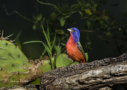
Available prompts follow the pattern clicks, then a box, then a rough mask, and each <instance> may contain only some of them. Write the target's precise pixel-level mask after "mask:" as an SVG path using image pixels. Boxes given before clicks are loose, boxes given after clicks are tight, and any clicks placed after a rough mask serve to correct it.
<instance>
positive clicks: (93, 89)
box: [40, 53, 127, 90]
mask: <svg viewBox="0 0 127 90" xmlns="http://www.w3.org/2000/svg"><path fill="white" fill-rule="evenodd" d="M126 85H127V53H124V54H122V55H121V56H119V57H114V58H105V59H102V60H95V61H93V62H90V63H83V64H82V65H81V64H76V65H72V66H68V67H61V68H58V69H54V70H51V71H49V72H46V73H44V74H43V75H42V77H41V85H40V89H41V90H120V89H117V88H122V90H124V89H125V90H126V87H127V86H126ZM123 88H124V89H123Z"/></svg>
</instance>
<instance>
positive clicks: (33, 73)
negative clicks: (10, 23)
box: [0, 37, 51, 87]
mask: <svg viewBox="0 0 127 90" xmlns="http://www.w3.org/2000/svg"><path fill="white" fill-rule="evenodd" d="M4 39H5V38H3V37H0V87H7V86H13V85H22V84H26V83H28V82H30V81H33V80H36V79H37V78H39V77H41V75H42V73H44V72H47V71H49V70H51V65H50V62H49V60H40V61H38V63H37V62H35V61H32V60H28V59H27V57H26V56H25V55H24V54H23V53H22V52H21V50H20V49H19V48H18V47H17V46H15V45H14V44H13V43H12V42H11V41H7V40H4ZM31 61H32V62H31Z"/></svg>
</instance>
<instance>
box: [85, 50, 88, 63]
mask: <svg viewBox="0 0 127 90" xmlns="http://www.w3.org/2000/svg"><path fill="white" fill-rule="evenodd" d="M85 57H86V62H88V53H86V52H85Z"/></svg>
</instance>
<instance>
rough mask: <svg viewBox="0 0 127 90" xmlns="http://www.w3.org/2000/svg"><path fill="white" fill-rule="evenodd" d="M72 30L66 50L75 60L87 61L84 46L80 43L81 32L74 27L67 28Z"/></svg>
mask: <svg viewBox="0 0 127 90" xmlns="http://www.w3.org/2000/svg"><path fill="white" fill-rule="evenodd" d="M67 30H68V31H70V38H69V40H68V41H67V43H66V52H67V54H68V55H69V57H70V58H72V59H73V60H74V61H77V62H80V63H85V62H86V58H85V54H84V51H83V48H82V46H81V44H80V32H79V30H78V29H77V28H75V27H72V28H70V29H67Z"/></svg>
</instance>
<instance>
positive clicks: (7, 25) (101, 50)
mask: <svg viewBox="0 0 127 90" xmlns="http://www.w3.org/2000/svg"><path fill="white" fill-rule="evenodd" d="M41 1H43V2H49V3H53V4H55V5H58V4H59V5H61V4H62V3H68V4H69V5H72V4H75V3H77V0H41ZM114 3H118V4H119V5H118V6H115V7H112V4H114ZM36 5H37V1H36V0H0V30H4V37H6V36H8V35H10V34H14V35H13V36H12V37H11V38H10V39H15V37H16V35H17V34H18V33H19V32H20V31H21V35H20V37H19V41H20V42H21V47H22V51H23V53H25V55H26V56H27V57H28V58H32V59H36V58H39V57H40V55H41V53H42V51H43V50H44V47H43V45H42V44H38V43H34V44H25V45H24V44H23V42H26V41H31V40H42V41H45V38H44V35H43V34H42V33H41V31H39V30H33V28H32V26H33V23H32V22H30V21H27V20H25V19H23V18H21V17H20V16H19V15H17V14H12V15H10V16H8V15H7V14H6V12H5V9H4V8H3V7H6V9H7V12H8V13H11V12H12V11H14V10H16V11H18V12H19V13H20V14H21V15H23V16H25V17H27V18H30V19H32V17H33V14H38V13H42V14H43V17H45V18H49V17H50V14H51V13H52V11H53V10H52V7H51V6H47V5H40V4H39V3H38V8H39V9H38V11H37V10H36ZM103 9H108V10H109V11H110V12H111V13H112V14H113V15H114V20H115V21H116V22H117V23H118V24H120V25H121V23H120V22H121V21H122V20H124V19H125V16H124V14H125V13H126V12H127V0H122V1H120V0H107V4H106V5H105V6H102V7H101V8H100V9H99V11H102V10H103ZM78 17H80V16H79V15H78V14H76V15H74V16H73V17H72V19H73V20H74V21H75V22H76V23H77V24H76V26H75V27H77V28H78V29H79V30H85V28H84V23H83V21H82V20H81V19H79V18H78ZM64 28H66V29H67V28H70V27H67V25H65V26H64ZM66 29H64V31H65V32H66V33H68V34H69V32H67V30H66ZM86 36H87V34H86V33H85V32H83V31H81V37H80V39H81V40H80V42H81V44H82V46H83V47H84V51H85V43H86V42H85V40H86ZM68 38H69V37H68ZM89 39H90V40H91V42H92V44H91V47H92V50H91V51H89V52H88V54H89V60H90V61H91V60H97V59H103V58H108V57H115V56H118V55H120V54H121V53H119V51H118V50H117V49H114V48H112V47H110V46H109V45H108V44H107V43H106V42H105V41H103V40H101V39H100V38H98V37H97V35H96V34H95V33H89ZM119 43H120V42H119ZM121 51H122V53H125V52H127V43H126V44H125V45H124V48H123V49H122V50H121Z"/></svg>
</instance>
